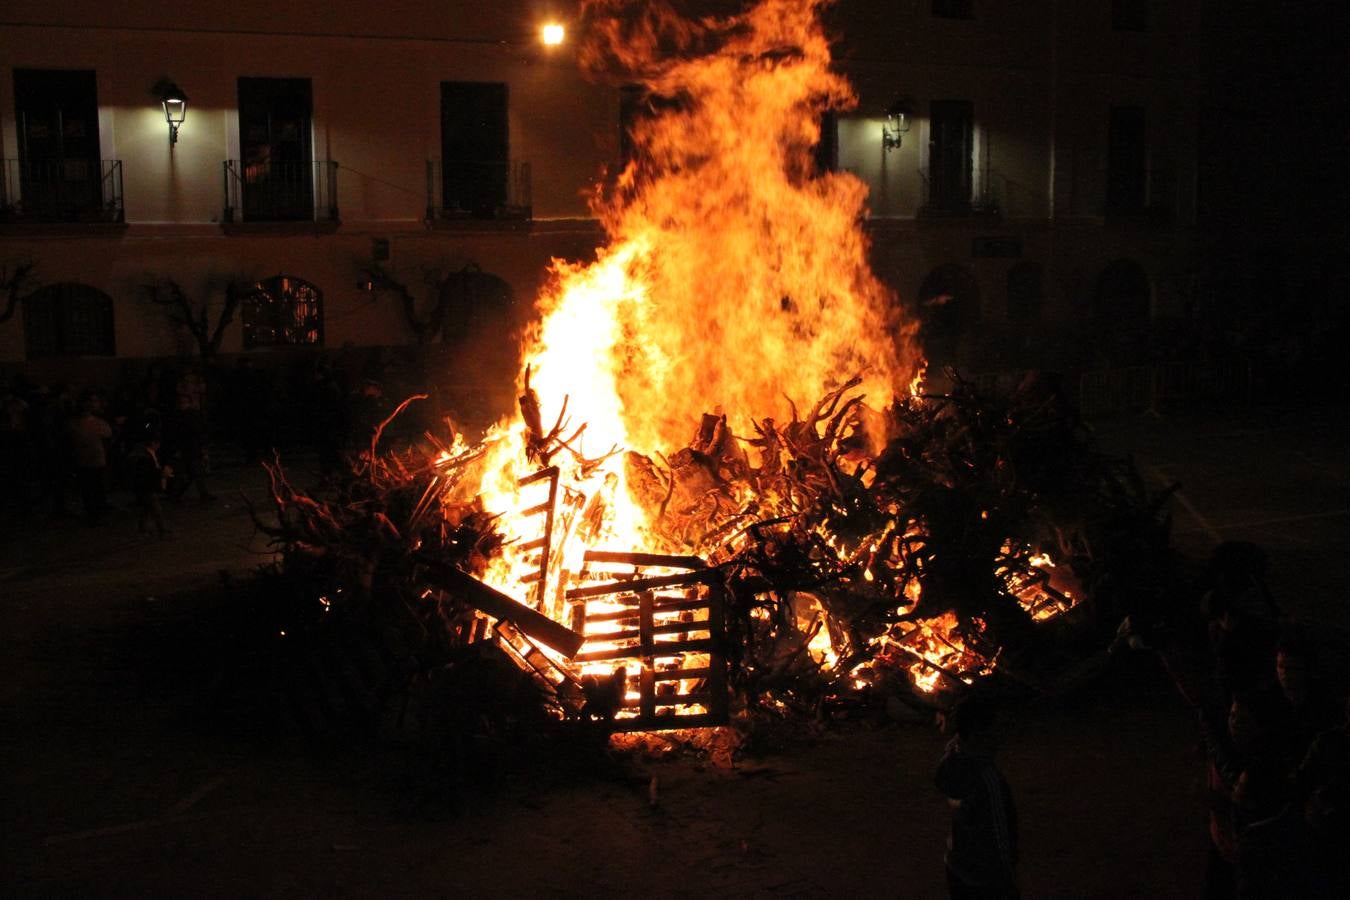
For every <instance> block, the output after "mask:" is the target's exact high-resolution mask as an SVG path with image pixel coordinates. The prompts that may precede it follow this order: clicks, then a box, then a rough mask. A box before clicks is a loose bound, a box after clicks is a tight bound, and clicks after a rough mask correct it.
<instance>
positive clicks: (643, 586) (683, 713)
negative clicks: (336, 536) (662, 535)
mask: <svg viewBox="0 0 1350 900" xmlns="http://www.w3.org/2000/svg"><path fill="white" fill-rule="evenodd" d="M586 563H587V566H588V568H590V569H591V572H590V576H591V577H592V578H596V577H608V579H609V580H604V581H600V582H599V583H595V584H584V585H582V586H580V587H574V588H572V589H571V590H569V591H567V593H566V595H565V596H566V599H567V601H568V602H569V604H572V606H573V618H572V622H573V627H574V628H576V629H577V630H579V631H581V633H582V634H583V636H584V637H585V643H583V644H582V647H581V650H580V651H579V652H578V653H577V655H576V656H575V657H573V659H572V663H573V664H574V665H576V666H579V667H580V669H581V671H585V669H586V668H587V667H588V665H589V666H591V667H595V666H601V667H605V668H611V669H614V670H617V669H618V668H619V667H623V668H624V669H625V671H626V675H627V683H626V685H625V687H626V690H625V696H624V699H623V703H622V707H621V709H620V710H619V712H618V713H617V715H616V716H615V720H614V726H615V730H616V731H659V730H666V729H674V728H703V727H707V726H712V725H723V724H726V722H727V718H728V690H727V665H726V652H725V635H726V629H725V618H724V615H725V613H724V610H725V599H726V597H725V588H724V587H723V586H722V580H721V574H720V572H718V571H717V570H715V569H709V568H707V567H706V566H705V564H704V563H703V561H702V560H701V559H698V558H697V557H691V556H662V555H658V554H650V553H613V552H608V551H590V552H588V553H587V554H586ZM616 569H617V570H619V571H612V570H616ZM652 570H657V572H655V573H654V572H653V571H652ZM578 626H579V627H578Z"/></svg>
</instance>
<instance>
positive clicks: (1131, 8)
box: [1111, 0, 1148, 31]
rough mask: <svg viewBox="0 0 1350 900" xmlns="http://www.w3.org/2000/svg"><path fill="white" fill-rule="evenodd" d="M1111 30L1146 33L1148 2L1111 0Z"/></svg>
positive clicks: (1146, 0) (1145, 0)
mask: <svg viewBox="0 0 1350 900" xmlns="http://www.w3.org/2000/svg"><path fill="white" fill-rule="evenodd" d="M1111 28H1112V29H1114V30H1115V31H1147V30H1148V0H1111Z"/></svg>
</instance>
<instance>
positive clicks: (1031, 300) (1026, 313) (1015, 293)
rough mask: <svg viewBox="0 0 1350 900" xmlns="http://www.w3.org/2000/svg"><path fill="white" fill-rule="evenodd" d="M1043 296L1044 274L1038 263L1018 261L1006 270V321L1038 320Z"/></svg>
mask: <svg viewBox="0 0 1350 900" xmlns="http://www.w3.org/2000/svg"><path fill="white" fill-rule="evenodd" d="M1044 297H1045V274H1044V272H1043V270H1042V269H1041V264H1040V263H1034V262H1020V263H1018V264H1017V265H1015V266H1013V267H1012V268H1011V269H1009V270H1008V321H1010V322H1023V323H1025V322H1035V321H1038V320H1039V319H1040V317H1041V302H1042V300H1043V299H1044Z"/></svg>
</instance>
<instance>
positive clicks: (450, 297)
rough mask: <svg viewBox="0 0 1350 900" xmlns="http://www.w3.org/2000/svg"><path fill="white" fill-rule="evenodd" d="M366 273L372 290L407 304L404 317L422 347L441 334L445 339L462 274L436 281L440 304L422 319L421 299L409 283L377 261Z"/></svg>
mask: <svg viewBox="0 0 1350 900" xmlns="http://www.w3.org/2000/svg"><path fill="white" fill-rule="evenodd" d="M362 271H363V272H364V273H365V275H366V277H367V278H368V279H369V280H370V281H369V284H370V288H371V290H373V291H375V292H379V291H387V292H388V293H391V294H394V295H395V296H397V297H398V298H399V302H400V303H401V304H402V305H403V318H404V319H405V320H406V321H407V323H408V328H410V329H411V330H412V333H413V335H414V336H415V337H416V338H417V342H418V343H419V344H427V343H430V342H431V341H433V340H435V339H436V336H437V335H438V334H439V335H440V336H441V340H445V324H446V320H447V318H448V316H449V312H450V307H451V305H452V303H453V302H454V293H455V292H454V279H455V277H456V276H457V275H459V274H460V273H458V272H453V273H451V274H449V275H446V276H444V277H443V278H438V279H436V281H435V287H436V305H435V306H433V307H432V308H431V309H430V311H428V313H427V316H426V318H422V317H421V316H419V315H418V314H417V298H415V297H414V296H413V295H412V291H410V290H408V286H407V285H406V284H404V283H403V282H401V281H399V280H398V279H397V278H395V277H394V275H393V273H392V272H390V271H389V270H388V269H386V268H385V267H384V266H382V265H380V264H379V263H375V262H372V263H368V264H367V265H366V266H365V267H364V268H363V269H362Z"/></svg>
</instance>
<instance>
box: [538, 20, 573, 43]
mask: <svg viewBox="0 0 1350 900" xmlns="http://www.w3.org/2000/svg"><path fill="white" fill-rule="evenodd" d="M566 37H567V29H565V28H564V27H563V26H562V25H561V24H560V23H558V22H549V23H548V24H547V25H545V26H544V27H543V28H541V29H540V30H539V39H540V40H542V41H543V42H544V46H545V47H557V46H558V45H559V44H561V43H562V42H563V40H564V39H565V38H566Z"/></svg>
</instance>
